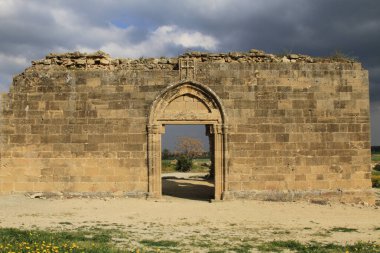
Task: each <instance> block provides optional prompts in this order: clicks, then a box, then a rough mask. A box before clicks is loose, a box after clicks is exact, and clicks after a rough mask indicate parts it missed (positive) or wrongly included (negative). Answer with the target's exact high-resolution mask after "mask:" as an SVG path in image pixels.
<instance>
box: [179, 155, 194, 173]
mask: <svg viewBox="0 0 380 253" xmlns="http://www.w3.org/2000/svg"><path fill="white" fill-rule="evenodd" d="M192 166H193V159H191V158H190V157H188V156H186V155H181V156H180V157H178V159H177V164H176V167H175V168H176V170H177V171H181V172H187V171H190V170H191V167H192Z"/></svg>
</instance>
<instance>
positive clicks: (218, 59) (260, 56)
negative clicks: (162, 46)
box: [32, 49, 355, 70]
mask: <svg viewBox="0 0 380 253" xmlns="http://www.w3.org/2000/svg"><path fill="white" fill-rule="evenodd" d="M181 58H182V59H183V58H191V59H194V60H195V61H197V62H215V63H233V62H239V63H261V62H263V63H280V62H283V63H336V62H338V63H354V62H355V61H354V60H353V59H349V58H347V57H344V56H331V57H325V58H320V57H311V56H307V55H301V54H286V55H274V54H267V53H265V52H264V51H262V50H257V49H251V50H249V51H248V52H229V53H207V52H187V53H184V54H182V55H180V56H179V57H175V58H167V57H161V58H139V59H129V58H127V59H113V58H111V56H110V55H109V54H107V53H105V52H102V51H97V52H95V53H80V52H69V53H60V54H59V53H50V54H49V55H47V56H46V57H45V59H41V60H36V61H32V65H33V66H63V67H66V68H70V69H72V68H84V69H111V70H112V69H116V68H118V69H123V68H131V67H132V68H136V67H139V66H140V67H141V66H143V67H145V68H147V69H174V68H176V66H177V65H178V62H179V59H181Z"/></svg>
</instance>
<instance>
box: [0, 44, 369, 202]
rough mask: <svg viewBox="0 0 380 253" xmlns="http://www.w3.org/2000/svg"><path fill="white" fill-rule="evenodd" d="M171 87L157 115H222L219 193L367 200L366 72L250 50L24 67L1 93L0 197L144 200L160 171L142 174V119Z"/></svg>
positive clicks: (54, 59) (80, 57) (334, 61)
mask: <svg viewBox="0 0 380 253" xmlns="http://www.w3.org/2000/svg"><path fill="white" fill-rule="evenodd" d="M182 87H183V88H182ZM192 87H193V88H192ZM170 90H172V91H173V90H175V92H172V93H173V97H172V98H171V99H172V100H170V99H168V100H167V101H166V100H165V101H164V103H162V105H163V107H162V108H161V109H162V110H163V111H164V110H166V109H165V106H168V108H169V107H170V103H171V101H175V102H176V103H178V104H183V105H186V101H187V103H188V104H189V105H190V106H191V105H192V104H193V105H195V104H197V106H200V104H204V105H205V108H206V109H204V110H205V113H207V112H208V111H209V112H210V115H211V113H215V112H214V111H213V110H216V111H217V110H219V111H220V115H222V114H223V115H224V116H223V117H224V118H223V122H218V124H221V125H222V127H221V128H220V129H222V130H220V131H221V132H222V134H223V138H222V139H220V140H221V143H223V145H225V146H222V147H223V148H224V150H223V153H220V154H221V155H220V156H218V157H219V158H220V159H223V161H221V163H223V164H224V165H223V166H222V171H220V173H222V174H223V177H221V179H220V180H221V182H220V183H221V185H223V187H222V186H221V194H222V195H221V196H222V197H223V198H226V199H227V198H253V199H273V200H296V199H315V198H318V199H320V198H322V199H329V200H334V201H348V202H360V201H365V202H370V203H372V202H373V201H374V198H373V193H372V191H371V181H370V138H369V134H370V127H369V126H370V124H369V94H368V92H369V91H368V73H367V71H366V70H364V69H363V68H362V66H361V64H360V63H358V62H355V61H352V60H350V59H346V58H344V57H330V58H317V57H310V56H305V55H300V54H287V55H281V56H278V55H273V54H266V53H264V52H263V51H260V50H254V49H253V50H250V51H249V52H232V53H217V54H214V53H203V52H189V53H185V54H183V55H181V56H179V57H174V58H164V57H162V58H141V59H113V58H111V57H110V56H109V55H108V54H105V53H103V52H100V51H99V52H96V53H94V54H84V53H78V52H74V53H64V54H49V55H48V56H46V58H45V59H42V60H38V61H33V62H32V66H31V67H29V68H27V69H26V70H25V71H24V72H23V73H21V74H19V75H17V76H16V77H15V78H14V80H13V83H12V85H11V87H10V91H9V93H6V94H2V96H1V103H0V105H1V108H0V111H1V116H0V123H1V127H0V128H1V129H0V144H1V150H0V154H1V156H0V158H1V164H0V165H1V167H0V192H1V193H2V194H10V193H19V192H49V193H57V192H60V193H63V194H95V195H96V194H118V195H133V196H146V195H147V194H148V192H149V191H150V187H151V186H150V183H149V182H150V181H149V180H150V179H149V178H150V177H157V176H159V175H156V174H152V173H150V172H151V168H150V166H152V164H151V162H150V160H149V159H150V158H149V157H150V155H151V156H152V155H157V154H152V153H150V152H153V151H152V150H150V149H149V147H150V146H149V145H150V144H149V141H150V140H149V131H150V130H149V129H156V128H155V126H154V127H152V126H150V125H149V122H148V121H149V119H148V115H149V114H150V111H151V110H152V105H154V103H155V101H157V100H159V99H161V98H162V97H165V94H166V93H165V92H169V93H170ZM186 92H189V93H188V95H186V94H187V93H186ZM175 93H178V94H180V95H181V96H183V102H181V101H179V100H178V99H177V97H176V96H175ZM178 96H179V95H178ZM209 98H212V99H210V100H209V101H208V99H209ZM194 101H197V102H194ZM213 103H214V104H215V103H218V104H220V106H215V107H212V106H211V107H212V108H211V107H207V106H208V104H213ZM197 106H195V107H197ZM171 107H173V106H171ZM174 107H175V106H174ZM192 110H193V109H192V108H190V109H189V110H188V111H189V113H193V114H192V115H195V116H192V117H193V120H192V121H191V122H192V123H194V122H195V123H199V124H202V122H203V121H201V120H200V119H197V116H196V115H197V110H195V109H194V110H193V111H192ZM202 110H203V109H202ZM176 113H177V114H175V116H173V117H175V118H176V119H177V120H182V121H186V120H188V119H189V115H190V114H189V115H186V112H184V111H181V112H180V113H179V112H176ZM202 113H203V112H202ZM173 115H174V114H173ZM205 115H206V114H205ZM181 117H183V118H181ZM205 117H206V116H205ZM206 118H207V117H206ZM207 124H208V123H207ZM210 124H211V123H210ZM159 127H160V126H158V128H157V129H159ZM214 128H215V129H219V128H218V126H217V125H216V124H214ZM152 131H153V130H152ZM154 131H156V130H154ZM215 131H216V130H215ZM157 134H161V132H160V130H157ZM157 140H158V139H157ZM154 152H156V153H158V152H160V150H156V151H154ZM218 152H219V151H218Z"/></svg>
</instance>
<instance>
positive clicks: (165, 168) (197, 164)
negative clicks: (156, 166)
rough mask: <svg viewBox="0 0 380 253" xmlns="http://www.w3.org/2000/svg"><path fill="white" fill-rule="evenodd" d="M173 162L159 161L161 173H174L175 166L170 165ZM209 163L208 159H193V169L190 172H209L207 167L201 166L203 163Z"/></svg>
mask: <svg viewBox="0 0 380 253" xmlns="http://www.w3.org/2000/svg"><path fill="white" fill-rule="evenodd" d="M172 161H173V160H162V161H161V170H162V172H164V173H165V172H166V173H168V172H176V169H175V164H172ZM208 162H210V159H194V160H193V167H192V168H191V170H190V172H209V170H210V168H209V167H207V166H202V165H201V164H203V163H208Z"/></svg>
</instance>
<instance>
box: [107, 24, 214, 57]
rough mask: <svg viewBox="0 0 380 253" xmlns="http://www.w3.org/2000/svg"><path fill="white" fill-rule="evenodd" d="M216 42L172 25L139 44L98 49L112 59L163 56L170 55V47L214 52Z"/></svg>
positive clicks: (121, 43)
mask: <svg viewBox="0 0 380 253" xmlns="http://www.w3.org/2000/svg"><path fill="white" fill-rule="evenodd" d="M217 45H218V41H217V40H216V39H215V38H213V37H212V36H208V35H205V34H202V33H200V32H197V31H186V30H183V29H181V28H179V27H177V26H174V25H165V26H160V27H158V28H157V29H156V30H154V31H153V32H151V33H149V34H148V36H147V38H146V39H145V40H143V41H141V42H139V43H131V42H129V41H128V38H127V40H126V41H110V42H106V43H105V45H103V46H101V47H100V49H101V50H103V51H105V52H108V53H110V54H111V55H112V56H114V57H133V58H136V57H140V56H163V55H168V54H170V48H171V47H172V46H178V47H182V48H202V49H205V50H215V49H216V48H217Z"/></svg>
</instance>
